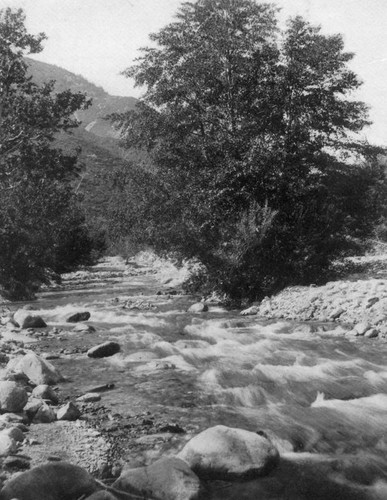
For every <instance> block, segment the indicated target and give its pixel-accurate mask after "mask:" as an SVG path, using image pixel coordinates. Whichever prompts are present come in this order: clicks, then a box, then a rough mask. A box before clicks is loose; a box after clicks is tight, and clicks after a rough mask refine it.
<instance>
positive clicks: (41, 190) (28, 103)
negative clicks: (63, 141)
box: [0, 9, 88, 298]
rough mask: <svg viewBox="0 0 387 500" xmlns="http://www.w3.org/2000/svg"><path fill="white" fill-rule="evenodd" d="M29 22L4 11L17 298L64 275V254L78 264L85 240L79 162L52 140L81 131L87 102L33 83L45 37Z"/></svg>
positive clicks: (3, 163) (5, 278)
mask: <svg viewBox="0 0 387 500" xmlns="http://www.w3.org/2000/svg"><path fill="white" fill-rule="evenodd" d="M24 21H25V16H24V14H23V11H22V10H11V9H5V10H1V11H0V195H1V206H0V286H1V287H2V288H3V293H5V294H6V295H7V296H9V297H11V298H27V297H30V296H32V295H33V292H34V291H35V290H36V288H37V287H38V285H39V284H41V283H42V282H44V281H45V280H46V279H47V270H48V269H51V270H54V271H57V270H60V268H61V266H62V264H63V263H64V262H63V261H62V262H60V261H59V256H61V257H62V258H63V257H64V256H63V253H66V252H63V249H64V248H65V247H66V248H67V250H68V251H69V252H67V257H65V259H64V260H66V258H67V259H68V263H70V262H69V261H71V260H73V261H74V262H75V261H76V260H77V257H76V256H75V255H73V254H71V252H72V250H71V249H72V248H73V247H74V245H77V239H82V238H83V241H84V242H85V235H84V232H83V229H82V220H81V218H80V217H79V215H78V214H77V212H76V209H75V207H74V203H75V200H74V197H73V193H72V181H73V179H74V176H75V175H76V172H77V163H76V157H73V156H66V155H64V154H63V153H62V152H61V151H60V150H59V149H55V148H54V147H53V145H52V142H53V140H54V137H55V134H56V133H57V132H59V131H61V130H68V129H71V128H72V127H75V126H77V122H76V120H75V119H74V112H75V111H76V110H77V109H80V108H82V107H85V106H87V104H88V102H87V99H86V97H85V96H84V95H83V94H79V93H78V94H73V93H72V92H70V91H66V92H62V93H59V94H55V93H54V92H53V85H54V82H49V83H47V84H45V85H43V86H38V85H36V84H34V83H33V82H32V81H31V79H30V78H29V77H27V65H26V62H25V60H24V56H25V55H26V54H34V53H37V52H40V51H41V50H42V42H43V40H44V39H45V35H44V34H43V33H41V34H38V35H36V36H34V35H31V34H29V33H27V31H26V28H25V24H24ZM84 251H87V249H86V248H85V249H84ZM73 253H74V252H73Z"/></svg>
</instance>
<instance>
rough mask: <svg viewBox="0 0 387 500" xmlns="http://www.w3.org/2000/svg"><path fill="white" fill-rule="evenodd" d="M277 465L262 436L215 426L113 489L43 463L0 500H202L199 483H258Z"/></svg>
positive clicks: (125, 473)
mask: <svg viewBox="0 0 387 500" xmlns="http://www.w3.org/2000/svg"><path fill="white" fill-rule="evenodd" d="M278 463H279V453H278V450H277V449H276V447H275V446H274V445H273V444H272V443H271V441H270V440H269V439H268V438H267V437H266V436H264V435H262V434H261V433H254V432H250V431H246V430H244V429H236V428H230V427H225V426H223V425H218V426H216V427H211V428H209V429H207V430H205V431H203V432H201V433H200V434H198V435H196V436H195V437H193V438H192V439H191V440H190V441H188V443H186V445H185V446H184V447H183V449H182V450H181V451H180V452H179V453H178V455H176V456H174V457H165V458H161V459H160V460H157V461H156V462H154V463H153V464H150V465H148V466H145V467H139V468H134V469H133V468H124V469H123V470H122V472H121V475H120V476H119V478H118V479H117V480H116V481H115V482H114V483H113V484H112V486H105V485H104V484H103V483H101V482H99V481H96V480H95V479H94V478H93V477H92V476H91V475H89V474H88V472H86V471H85V470H84V469H82V468H80V467H77V466H74V465H71V464H68V463H65V462H58V463H48V464H43V465H40V466H38V467H36V468H34V469H31V470H29V471H26V472H24V473H22V474H20V475H18V476H16V477H14V478H12V479H11V480H9V481H8V482H7V483H6V484H5V485H4V487H3V489H2V490H1V492H0V500H12V499H14V498H17V499H18V500H41V498H59V497H60V498H61V499H62V500H72V499H73V498H80V497H82V496H83V497H86V498H88V499H89V500H119V499H125V498H127V499H135V498H151V499H155V500H161V499H168V500H194V499H198V498H199V497H200V498H205V491H203V490H204V485H203V482H202V480H209V479H221V480H226V481H234V480H235V481H241V480H246V479H252V478H259V477H262V476H265V475H267V474H268V473H269V472H270V471H271V470H272V469H273V468H275V467H276V466H277V465H278ZM46 492H47V493H48V495H47V497H46V496H45V493H46ZM55 495H57V496H55ZM63 495H64V496H63Z"/></svg>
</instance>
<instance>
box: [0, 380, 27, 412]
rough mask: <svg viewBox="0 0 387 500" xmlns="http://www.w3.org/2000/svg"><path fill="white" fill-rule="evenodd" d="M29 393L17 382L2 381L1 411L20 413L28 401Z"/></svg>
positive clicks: (0, 390)
mask: <svg viewBox="0 0 387 500" xmlns="http://www.w3.org/2000/svg"><path fill="white" fill-rule="evenodd" d="M27 400H28V394H27V392H26V391H25V389H23V387H20V386H19V385H18V384H17V383H16V382H7V381H3V382H0V410H1V412H3V413H4V412H15V413H19V412H21V411H22V410H23V408H24V405H25V404H26V403H27Z"/></svg>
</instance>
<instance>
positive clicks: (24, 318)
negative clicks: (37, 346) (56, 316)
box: [13, 309, 47, 328]
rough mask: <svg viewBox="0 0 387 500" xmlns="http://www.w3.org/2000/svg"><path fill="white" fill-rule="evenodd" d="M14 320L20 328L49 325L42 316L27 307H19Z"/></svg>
mask: <svg viewBox="0 0 387 500" xmlns="http://www.w3.org/2000/svg"><path fill="white" fill-rule="evenodd" d="M13 320H14V321H15V322H16V323H17V324H18V325H19V326H20V328H45V327H46V326H47V325H46V323H45V322H44V321H43V319H42V318H41V317H40V316H37V315H34V314H31V311H28V310H26V309H18V310H17V311H16V312H15V314H14V315H13Z"/></svg>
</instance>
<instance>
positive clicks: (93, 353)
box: [87, 342, 120, 358]
mask: <svg viewBox="0 0 387 500" xmlns="http://www.w3.org/2000/svg"><path fill="white" fill-rule="evenodd" d="M119 351H120V344H118V343H117V342H104V343H103V344H99V345H96V346H94V347H92V348H91V349H89V350H88V351H87V355H88V356H89V358H106V357H108V356H113V354H117V352H119Z"/></svg>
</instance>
